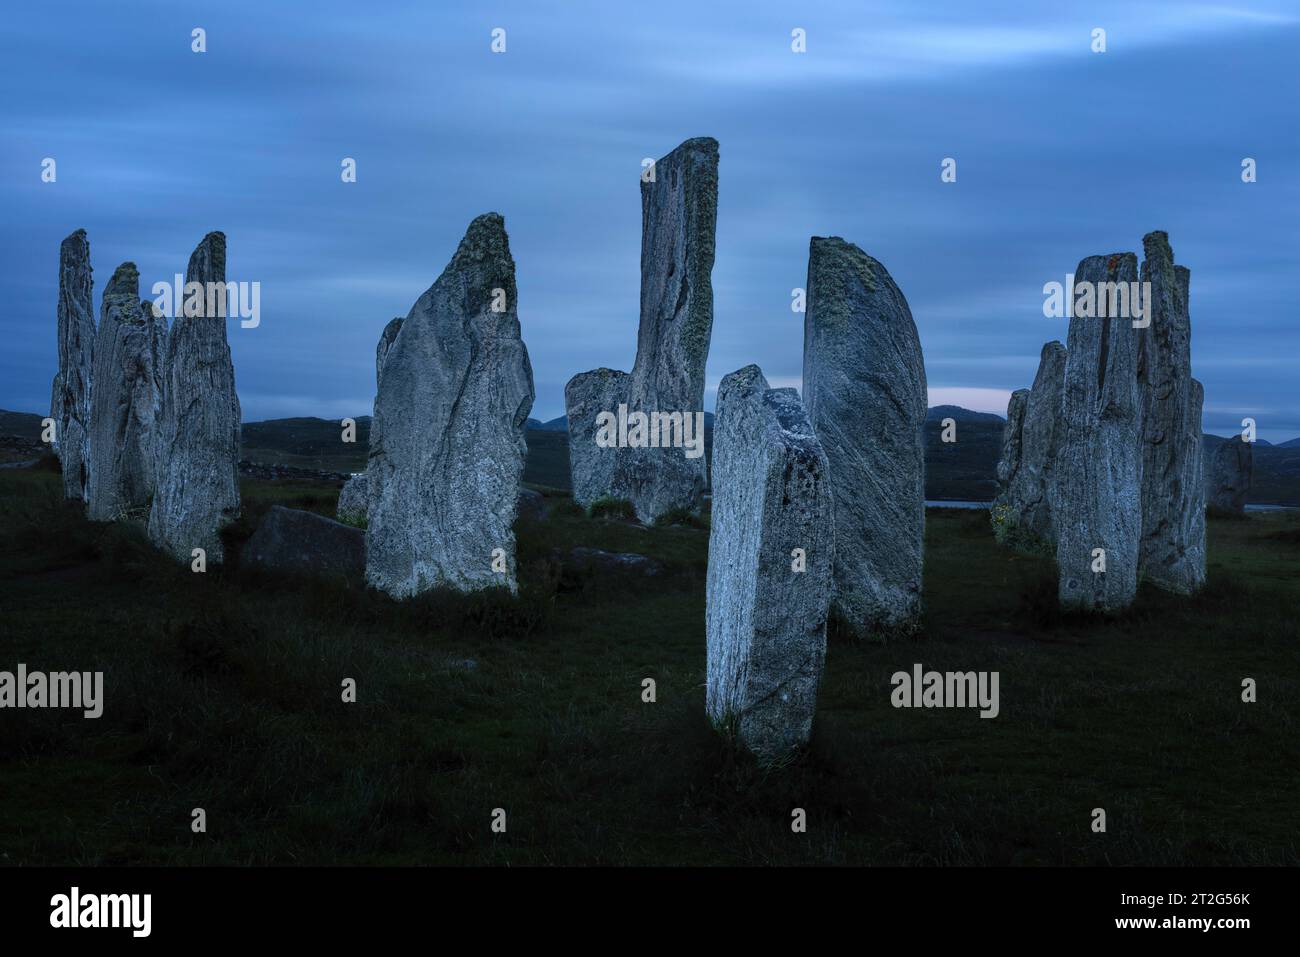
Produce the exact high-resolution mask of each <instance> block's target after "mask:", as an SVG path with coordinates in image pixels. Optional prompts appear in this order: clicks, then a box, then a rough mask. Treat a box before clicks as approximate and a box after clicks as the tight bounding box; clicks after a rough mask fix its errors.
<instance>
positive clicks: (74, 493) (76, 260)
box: [50, 229, 96, 501]
mask: <svg viewBox="0 0 1300 957" xmlns="http://www.w3.org/2000/svg"><path fill="white" fill-rule="evenodd" d="M91 271H92V270H91V268H90V243H89V241H88V240H87V239H86V231H85V230H84V229H78V230H77V231H76V232H74V233H73V234H72V235H70V236H68V237H67V238H66V239H64V240H63V243H62V245H61V246H60V247H59V308H58V321H59V325H58V337H59V369H58V372H57V373H55V376H54V384H53V387H52V389H51V396H50V418H52V419H53V420H54V432H55V435H54V439H55V450H56V451H57V452H58V456H59V462H60V463H61V465H62V468H63V495H64V497H65V498H68V499H75V500H78V501H80V500H82V499H84V498H85V497H86V485H87V483H88V482H89V474H88V473H89V469H90V449H89V435H90V383H91V369H92V365H93V357H94V349H95V335H96V331H95V304H94V301H93V281H92V279H91Z"/></svg>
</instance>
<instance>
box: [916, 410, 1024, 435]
mask: <svg viewBox="0 0 1300 957" xmlns="http://www.w3.org/2000/svg"><path fill="white" fill-rule="evenodd" d="M944 419H952V420H953V421H954V422H957V423H958V424H961V423H963V422H978V423H980V424H982V425H996V426H997V427H998V428H999V429H1000V428H1002V426H1003V425H1005V424H1006V421H1007V420H1006V419H1005V418H1003V417H1002V416H1000V415H995V414H994V413H992V412H972V411H971V410H970V409H963V408H962V407H961V406H959V405H933V406H931V407H930V408H929V410H928V411H927V412H926V413H925V421H927V422H942V421H943V420H944Z"/></svg>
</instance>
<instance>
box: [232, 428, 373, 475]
mask: <svg viewBox="0 0 1300 957" xmlns="http://www.w3.org/2000/svg"><path fill="white" fill-rule="evenodd" d="M339 421H340V420H339V419H317V418H312V417H303V418H296V419H267V420H266V421H265V422H245V423H244V425H243V428H242V430H241V439H242V444H243V452H242V457H243V458H246V459H248V460H249V461H250V462H257V463H259V464H261V465H296V466H299V467H301V468H314V469H324V470H325V471H327V472H362V471H365V468H366V459H367V458H368V457H369V455H370V416H368V415H362V416H357V419H356V422H357V436H356V439H357V440H356V441H355V442H350V443H345V442H344V441H343V427H342V426H341V425H340V424H339Z"/></svg>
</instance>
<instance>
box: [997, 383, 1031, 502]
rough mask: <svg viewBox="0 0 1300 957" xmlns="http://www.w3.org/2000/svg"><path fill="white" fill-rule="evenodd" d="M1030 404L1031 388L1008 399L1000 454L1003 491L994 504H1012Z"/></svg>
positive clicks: (1014, 393)
mask: <svg viewBox="0 0 1300 957" xmlns="http://www.w3.org/2000/svg"><path fill="white" fill-rule="evenodd" d="M1027 405H1029V390H1028V389H1017V390H1016V391H1015V392H1012V393H1011V398H1010V399H1009V400H1008V401H1007V421H1006V424H1005V425H1004V426H1002V453H1001V454H1000V455H999V456H998V471H997V475H998V485H999V486H1000V487H1001V491H1000V492H999V493H998V497H997V498H996V499H995V500H994V504H995V505H998V504H1006V505H1008V506H1010V505H1011V504H1012V503H1011V501H1010V494H1009V492H1010V486H1011V484H1012V482H1014V481H1015V478H1016V473H1017V472H1018V471H1019V470H1020V461H1021V458H1022V456H1023V445H1022V442H1023V438H1024V427H1025V407H1026V406H1027Z"/></svg>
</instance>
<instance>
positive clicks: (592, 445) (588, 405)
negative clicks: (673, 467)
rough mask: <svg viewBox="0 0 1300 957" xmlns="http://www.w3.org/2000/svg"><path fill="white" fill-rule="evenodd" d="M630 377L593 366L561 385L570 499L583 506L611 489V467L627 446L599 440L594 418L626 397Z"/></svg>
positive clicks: (612, 480) (610, 492)
mask: <svg viewBox="0 0 1300 957" xmlns="http://www.w3.org/2000/svg"><path fill="white" fill-rule="evenodd" d="M630 378H631V377H630V376H629V375H628V374H627V373H626V372H619V371H617V370H615V369H593V370H592V371H591V372H580V373H578V374H577V375H575V376H574V377H573V378H572V379H570V380H569V381H568V384H567V385H565V387H564V410H565V413H566V415H567V417H568V427H569V474H570V477H571V479H572V483H573V500H574V501H575V502H577V503H578V504H579V505H581V506H582V507H583V508H590V507H591V503H592V502H594V501H596V500H597V499H599V498H604V497H605V496H609V495H612V494H613V492H614V467H615V464H616V463H617V461H618V458H619V456H620V455H623V454H624V453H625V451H626V450H625V449H619V448H614V447H602V446H601V445H600V444H598V443H597V441H596V434H597V431H598V429H597V424H596V420H597V418H598V417H599V416H600V414H601V413H602V412H613V411H615V410H616V409H617V408H618V404H619V403H620V402H626V401H627V399H626V396H627V390H628V382H629V380H630ZM676 454H678V455H680V454H681V452H680V451H679V452H677V453H676Z"/></svg>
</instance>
